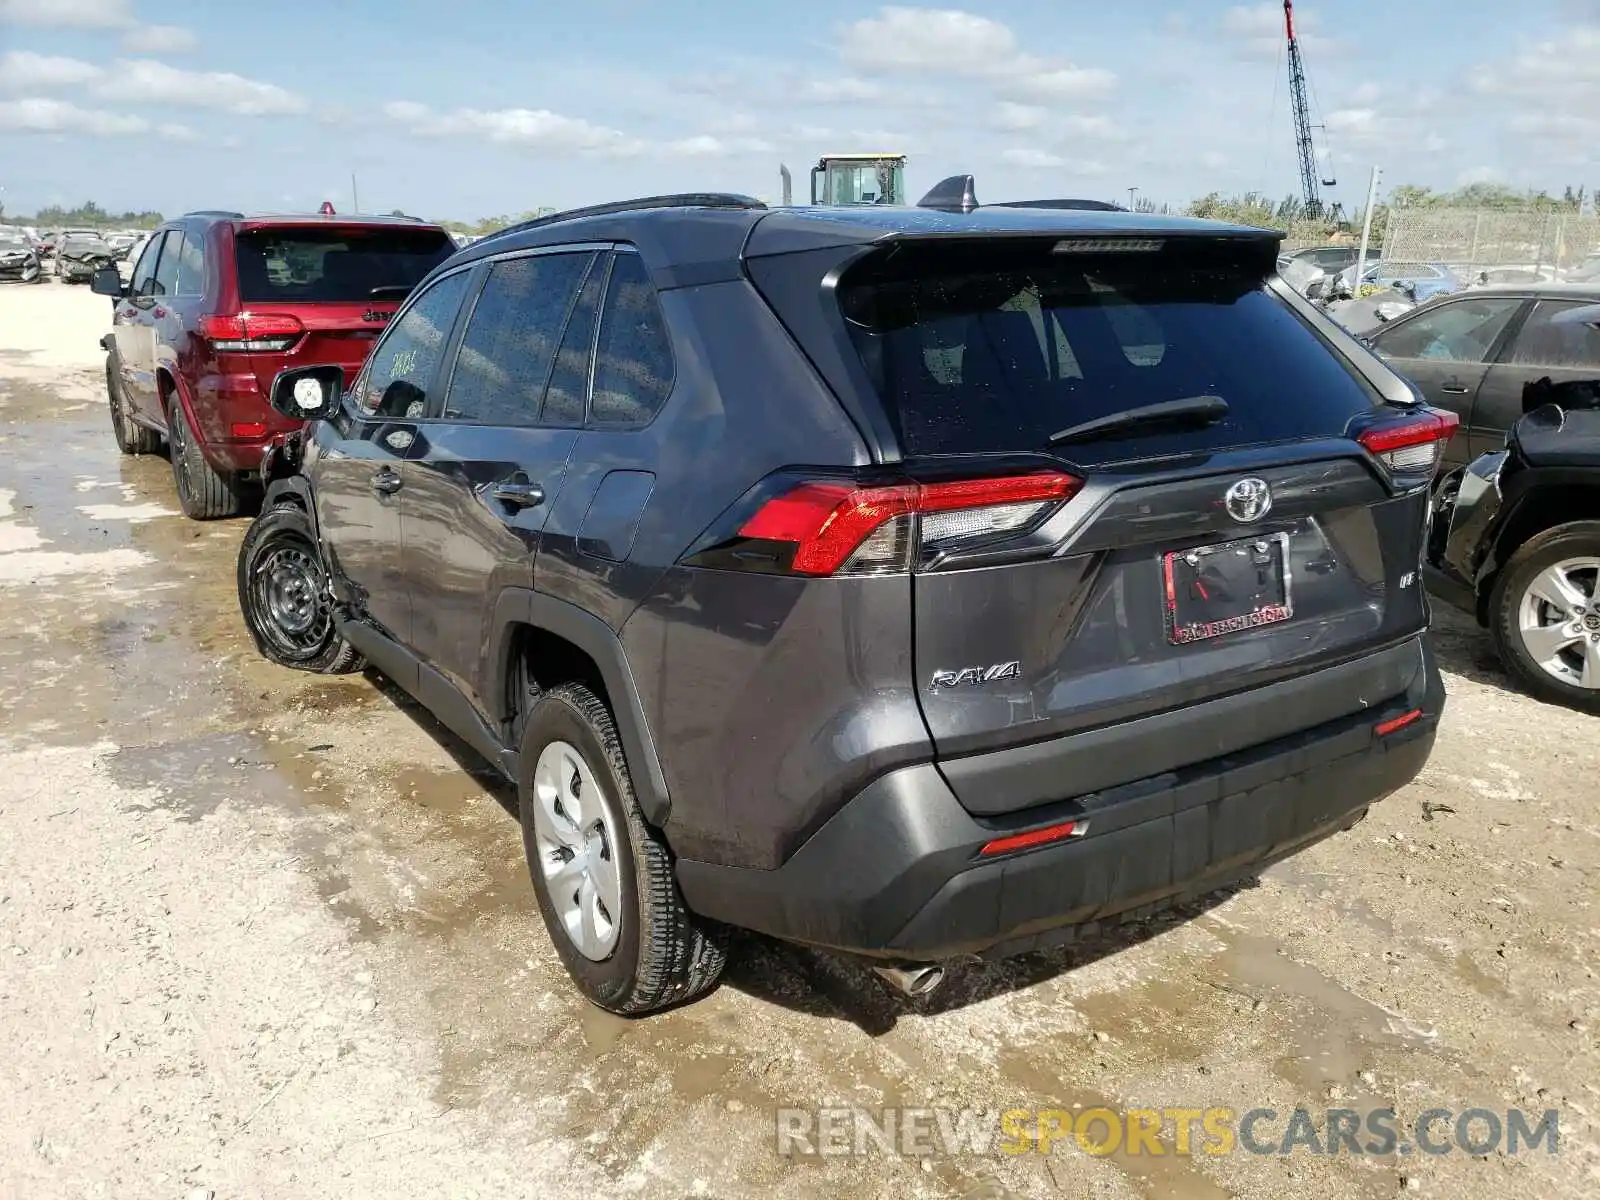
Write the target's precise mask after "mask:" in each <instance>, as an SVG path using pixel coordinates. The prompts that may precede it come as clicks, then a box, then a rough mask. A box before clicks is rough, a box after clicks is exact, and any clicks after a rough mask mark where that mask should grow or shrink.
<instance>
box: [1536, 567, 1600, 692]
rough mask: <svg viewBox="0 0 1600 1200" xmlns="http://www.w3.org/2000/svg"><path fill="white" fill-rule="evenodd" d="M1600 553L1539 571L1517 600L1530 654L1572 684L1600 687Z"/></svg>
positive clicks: (1557, 677)
mask: <svg viewBox="0 0 1600 1200" xmlns="http://www.w3.org/2000/svg"><path fill="white" fill-rule="evenodd" d="M1597 584H1600V558H1568V559H1563V560H1562V561H1561V562H1558V563H1553V564H1552V565H1550V566H1548V567H1546V568H1545V569H1544V570H1543V571H1540V572H1539V574H1537V575H1536V576H1534V577H1533V579H1532V581H1531V582H1529V584H1528V586H1527V587H1526V588H1525V589H1524V590H1523V593H1522V599H1521V601H1520V602H1519V603H1518V605H1517V631H1518V633H1519V634H1520V635H1521V638H1522V645H1523V648H1524V649H1525V650H1527V652H1528V657H1529V658H1531V659H1533V661H1534V662H1536V663H1538V664H1539V667H1540V669H1541V670H1543V671H1544V672H1545V674H1547V675H1549V676H1551V677H1552V678H1554V679H1556V680H1559V681H1560V682H1562V683H1565V684H1567V685H1569V686H1572V687H1581V688H1586V689H1589V688H1600V586H1597Z"/></svg>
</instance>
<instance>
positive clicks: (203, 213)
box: [183, 208, 244, 221]
mask: <svg viewBox="0 0 1600 1200" xmlns="http://www.w3.org/2000/svg"><path fill="white" fill-rule="evenodd" d="M183 215H184V216H186V217H232V218H234V219H235V220H240V221H242V220H243V219H244V214H243V213H242V212H232V211H230V210H229V209H225V208H197V209H195V210H194V211H193V212H186V213H184V214H183Z"/></svg>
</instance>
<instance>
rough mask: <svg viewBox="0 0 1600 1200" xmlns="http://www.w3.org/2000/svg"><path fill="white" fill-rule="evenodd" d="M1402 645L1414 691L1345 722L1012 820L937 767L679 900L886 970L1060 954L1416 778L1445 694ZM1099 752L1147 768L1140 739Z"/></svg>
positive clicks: (707, 874)
mask: <svg viewBox="0 0 1600 1200" xmlns="http://www.w3.org/2000/svg"><path fill="white" fill-rule="evenodd" d="M1409 645H1411V646H1412V647H1414V648H1415V652H1416V654H1418V655H1419V656H1420V658H1421V669H1420V670H1419V671H1418V672H1417V673H1416V676H1415V678H1414V680H1413V682H1412V684H1411V686H1410V687H1409V689H1408V690H1407V691H1406V692H1405V693H1403V694H1402V695H1400V696H1397V697H1395V698H1394V699H1393V700H1391V701H1389V702H1387V703H1384V704H1382V705H1380V706H1377V707H1374V708H1372V709H1369V710H1366V711H1363V712H1360V713H1356V714H1353V715H1351V716H1346V717H1341V718H1338V719H1336V720H1332V721H1327V722H1324V723H1322V724H1320V725H1317V726H1315V727H1313V728H1310V729H1305V730H1302V731H1300V732H1297V733H1294V734H1290V735H1287V736H1282V737H1278V738H1275V739H1273V740H1272V741H1269V742H1265V743H1262V744H1260V745H1257V746H1254V747H1251V748H1250V749H1247V750H1241V751H1236V752H1233V753H1229V754H1227V755H1224V756H1222V757H1219V758H1215V759H1211V760H1208V761H1206V762H1202V763H1198V764H1195V765H1193V766H1187V767H1183V768H1180V769H1177V770H1172V771H1167V772H1165V773H1163V774H1159V775H1153V776H1151V777H1148V778H1145V779H1141V780H1138V781H1136V782H1134V783H1130V784H1124V785H1121V786H1119V787H1115V788H1108V789H1106V790H1105V791H1102V792H1098V793H1094V794H1091V795H1088V796H1081V797H1080V798H1079V799H1078V800H1076V801H1072V802H1069V803H1063V804H1057V805H1051V806H1048V807H1041V808H1035V809H1032V810H1030V811H1028V812H1027V813H1025V814H1016V815H1014V816H1013V817H1012V818H1011V819H1009V820H1007V821H1000V820H995V819H985V818H979V817H975V816H973V815H972V814H971V813H969V812H968V811H967V810H966V809H965V808H963V807H962V805H961V803H960V802H959V801H958V800H957V799H956V796H955V793H954V792H952V791H951V789H950V786H949V785H948V784H947V783H946V782H945V779H944V776H943V775H942V774H941V773H940V771H939V768H938V767H937V766H935V765H934V764H931V763H929V764H923V765H918V766H912V767H905V768H902V769H900V770H897V771H893V772H891V773H889V774H888V775H885V776H882V777H880V778H879V779H877V780H876V781H874V782H873V783H872V784H870V785H869V786H868V787H866V788H865V789H864V790H862V791H861V792H860V793H858V794H857V795H856V796H855V797H854V799H852V800H851V801H850V802H849V803H848V804H846V805H845V807H844V808H843V809H841V810H840V811H839V812H838V813H836V814H835V815H834V816H833V817H832V818H830V819H829V820H828V822H827V823H826V824H824V825H823V826H822V827H821V828H820V829H819V830H818V831H817V832H816V833H815V834H814V835H812V837H811V838H810V839H809V840H807V841H806V843H805V844H804V845H802V846H801V847H800V849H799V850H798V851H796V852H795V854H794V855H793V856H791V857H790V858H789V859H788V861H786V862H785V863H784V864H783V865H782V866H781V867H779V868H777V869H775V870H770V871H762V870H754V869H750V868H744V867H731V866H723V865H716V864H709V863H703V862H697V861H694V860H689V859H680V860H679V862H678V880H679V886H680V888H681V889H682V891H683V895H684V899H685V900H686V901H687V903H688V905H689V907H690V908H691V909H692V910H694V911H695V912H697V913H700V914H701V915H703V916H706V917H710V918H712V919H715V920H720V921H724V922H727V923H728V924H732V925H737V926H741V927H744V928H749V929H754V930H757V931H758V932H761V933H766V934H770V935H772V936H775V937H780V938H785V939H789V940H793V941H798V942H804V943H808V944H811V945H815V946H819V947H823V948H827V949H833V950H839V951H845V952H850V953H858V954H864V955H870V956H874V957H879V958H885V959H892V960H900V961H908V962H915V961H931V960H938V959H945V958H952V957H957V956H964V955H983V956H985V957H998V956H1005V955H1010V954H1020V953H1024V952H1026V951H1029V950H1035V949H1039V948H1041V947H1044V946H1048V945H1053V944H1056V943H1058V942H1061V941H1064V940H1067V938H1069V937H1070V936H1071V934H1072V931H1073V930H1075V929H1077V928H1078V927H1081V926H1083V925H1085V924H1087V923H1089V922H1093V921H1099V920H1102V919H1106V918H1112V917H1118V916H1125V915H1130V914H1138V913H1142V912H1144V911H1147V910H1150V909H1153V908H1160V907H1164V906H1166V905H1169V904H1172V903H1177V902H1181V901H1183V900H1186V899H1189V898H1192V897H1195V896H1200V895H1204V894H1206V893H1208V892H1211V891H1215V890H1216V889H1218V888H1220V887H1223V886H1226V885H1227V884H1229V883H1231V882H1233V881H1235V880H1238V879H1241V878H1246V877H1249V876H1252V875H1254V874H1256V873H1258V872H1259V871H1261V870H1262V869H1263V868H1265V867H1266V866H1268V865H1270V864H1271V863H1273V862H1275V861H1277V860H1278V859H1281V858H1284V857H1286V856H1288V855H1290V854H1293V853H1295V852H1296V851H1298V850H1300V849H1303V848H1304V847H1306V846H1308V845H1311V844H1312V843H1314V842H1317V841H1319V840H1321V839H1322V838H1324V837H1327V836H1328V835H1330V834H1332V833H1335V832H1337V831H1338V830H1340V829H1341V828H1343V827H1345V826H1347V825H1348V824H1350V823H1351V822H1352V821H1353V820H1355V819H1357V818H1358V817H1359V816H1360V815H1361V814H1362V813H1363V812H1364V811H1365V810H1366V809H1367V807H1368V806H1369V805H1371V804H1373V803H1375V802H1376V801H1378V800H1381V799H1383V798H1384V797H1385V796H1387V795H1389V794H1390V793H1392V792H1394V791H1395V790H1396V789H1398V788H1401V787H1403V786H1404V785H1405V784H1407V783H1409V782H1410V781H1411V780H1412V779H1413V778H1415V777H1416V775H1417V773H1418V772H1419V771H1420V770H1421V769H1422V767H1423V764H1424V763H1426V762H1427V759H1428V755H1429V753H1430V752H1431V750H1432V748H1433V741H1434V736H1435V732H1436V729H1437V725H1438V720H1439V716H1440V714H1441V713H1442V711H1443V708H1444V687H1443V684H1442V682H1441V680H1440V677H1439V671H1438V667H1437V665H1436V664H1435V662H1434V659H1433V653H1432V649H1431V646H1430V645H1429V643H1428V641H1427V639H1426V637H1425V636H1424V637H1422V638H1419V639H1417V640H1416V641H1415V642H1412V643H1409ZM1411 709H1421V710H1422V713H1423V716H1422V717H1421V719H1419V720H1416V721H1414V722H1412V723H1411V724H1409V725H1407V726H1405V727H1404V728H1403V729H1400V730H1399V731H1397V732H1394V733H1391V734H1389V735H1388V736H1387V737H1379V736H1378V735H1377V733H1376V732H1375V730H1374V725H1375V724H1377V723H1379V722H1382V721H1384V720H1387V719H1388V718H1390V717H1394V716H1398V715H1400V714H1401V713H1405V712H1408V711H1410V710H1411ZM1107 753H1121V754H1124V755H1127V754H1137V753H1139V743H1138V740H1137V737H1136V736H1130V739H1129V742H1128V744H1127V745H1125V746H1121V747H1115V748H1113V747H1107ZM1023 820H1025V821H1026V824H1021V823H1019V822H1020V821H1023ZM1068 820H1087V822H1088V825H1089V831H1088V834H1087V835H1086V836H1083V837H1079V838H1073V839H1070V840H1067V841H1061V842H1055V843H1052V844H1050V845H1047V846H1044V847H1041V848H1039V849H1035V850H1031V851H1025V852H1022V853H1019V854H1014V855H1010V856H1006V857H1003V858H997V859H993V860H983V859H980V857H979V852H980V850H981V848H982V847H983V846H984V845H985V844H986V843H987V842H989V841H990V840H991V839H994V838H996V837H1001V836H1004V835H1006V834H1009V833H1015V832H1020V831H1025V830H1027V829H1030V828H1039V827H1042V826H1047V825H1052V824H1057V823H1059V822H1063V821H1068Z"/></svg>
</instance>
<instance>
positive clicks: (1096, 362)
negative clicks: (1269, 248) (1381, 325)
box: [838, 239, 1379, 462]
mask: <svg viewBox="0 0 1600 1200" xmlns="http://www.w3.org/2000/svg"><path fill="white" fill-rule="evenodd" d="M1055 246H1056V243H1055V242H1054V241H1051V242H1047V243H1042V242H1036V241H1033V240H1031V239H1030V240H1029V241H1028V242H1026V243H1022V244H1020V245H1019V244H1016V243H1013V244H1011V245H1006V244H1004V243H998V242H996V241H988V242H985V243H971V242H969V243H965V244H960V245H958V244H948V243H947V244H944V245H929V244H924V245H921V246H918V245H916V244H901V245H900V246H898V247H895V248H894V249H892V250H881V251H878V252H876V253H874V254H873V255H872V256H871V257H869V258H868V259H867V260H865V261H864V262H862V263H859V264H858V265H857V266H855V267H854V268H852V269H851V270H849V271H848V272H846V274H845V276H844V277H843V279H842V280H841V282H840V285H839V289H838V294H839V300H840V304H841V306H842V307H843V311H844V315H845V318H846V325H847V327H848V328H849V330H850V334H851V337H852V339H853V341H854V343H855V348H856V350H857V352H858V353H859V355H860V357H861V361H862V363H863V365H864V366H865V367H866V369H867V375H868V377H869V378H870V379H871V380H872V382H873V384H874V387H875V388H876V390H877V392H878V394H879V396H880V397H881V399H882V400H883V402H884V403H885V405H886V406H887V408H888V410H889V414H890V416H891V418H892V419H893V420H894V421H895V422H896V424H897V426H898V428H899V432H900V437H901V441H902V446H903V449H904V451H905V452H906V453H907V454H914V455H920V454H946V453H979V452H1018V451H1029V450H1041V449H1044V448H1045V447H1046V445H1047V443H1048V440H1049V437H1050V435H1051V434H1052V433H1054V432H1056V431H1057V430H1061V429H1064V428H1066V427H1068V426H1072V425H1077V424H1079V423H1080V422H1084V421H1089V420H1093V419H1094V418H1097V417H1105V416H1110V415H1113V414H1115V413H1118V412H1122V411H1125V410H1127V409H1131V408H1137V407H1140V406H1142V405H1147V404H1154V403H1158V402H1160V401H1167V400H1180V399H1184V398H1187V397H1191V396H1202V395H1211V396H1220V397H1222V398H1223V399H1224V400H1225V401H1227V404H1228V415H1227V417H1226V418H1225V419H1224V420H1222V421H1220V422H1218V423H1216V424H1214V425H1210V426H1206V427H1201V428H1194V427H1189V428H1174V427H1171V426H1168V427H1165V428H1161V427H1156V428H1146V429H1143V430H1140V431H1138V432H1137V433H1135V434H1124V435H1121V436H1117V437H1115V438H1106V439H1103V440H1099V441H1093V442H1085V443H1082V444H1076V445H1072V446H1071V447H1069V448H1065V452H1066V453H1067V455H1068V457H1070V458H1072V459H1075V460H1079V461H1085V462H1108V461H1113V460H1116V459H1123V458H1130V457H1143V456H1147V455H1154V454H1167V453H1181V452H1185V451H1194V450H1207V449H1215V448H1221V447H1224V446H1238V445H1247V444H1252V443H1258V442H1271V441H1282V440H1295V439H1302V438H1312V437H1327V436H1335V437H1336V436H1339V435H1340V434H1342V433H1343V431H1344V429H1345V427H1346V425H1347V424H1348V422H1349V420H1350V418H1351V417H1352V416H1354V415H1356V414H1358V413H1360V412H1364V411H1367V410H1370V409H1371V408H1372V406H1373V405H1374V404H1375V403H1378V402H1379V397H1378V396H1377V394H1376V393H1375V392H1374V391H1373V390H1372V389H1371V388H1370V387H1369V386H1368V385H1367V384H1366V383H1365V381H1364V380H1362V379H1361V378H1360V377H1359V375H1357V374H1356V373H1355V372H1354V370H1353V368H1351V367H1349V366H1348V365H1347V364H1346V363H1345V362H1344V360H1343V359H1341V358H1340V357H1339V356H1338V355H1336V354H1335V352H1333V351H1332V350H1331V349H1330V348H1329V347H1328V346H1327V345H1326V344H1325V343H1324V342H1323V341H1322V340H1321V339H1320V338H1319V337H1318V336H1317V335H1316V334H1315V333H1313V332H1312V330H1311V329H1310V328H1309V327H1308V326H1306V325H1305V324H1303V323H1302V322H1301V321H1300V319H1299V318H1298V317H1296V316H1295V314H1294V313H1293V312H1292V311H1290V309H1289V308H1288V307H1287V306H1286V304H1285V303H1284V302H1283V301H1282V300H1280V299H1279V298H1278V297H1276V296H1275V295H1273V294H1272V293H1271V292H1269V291H1268V290H1267V289H1266V287H1265V286H1264V279H1265V277H1266V274H1267V273H1268V272H1269V271H1270V270H1271V269H1272V257H1273V256H1272V254H1271V253H1268V252H1262V251H1261V250H1260V249H1259V248H1258V247H1244V248H1236V247H1229V246H1228V245H1227V244H1226V243H1222V242H1211V241H1208V242H1202V243H1199V244H1197V245H1192V246H1184V245H1181V244H1178V245H1174V244H1173V242H1171V241H1169V242H1168V243H1167V244H1166V245H1165V246H1164V247H1163V248H1162V249H1160V250H1157V251H1154V252H1151V251H1143V252H1140V251H1120V252H1116V253H1081V252H1072V253H1060V252H1056V250H1055Z"/></svg>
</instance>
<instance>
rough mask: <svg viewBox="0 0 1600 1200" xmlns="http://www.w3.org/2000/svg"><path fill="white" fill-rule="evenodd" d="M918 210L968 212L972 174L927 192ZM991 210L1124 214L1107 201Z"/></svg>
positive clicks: (1010, 204)
mask: <svg viewBox="0 0 1600 1200" xmlns="http://www.w3.org/2000/svg"><path fill="white" fill-rule="evenodd" d="M917 207H918V208H931V209H935V210H937V211H939V212H959V213H969V212H971V211H972V210H973V209H975V208H979V207H981V206H980V205H979V204H978V192H977V186H976V183H975V181H974V180H973V177H972V176H971V175H952V176H950V178H948V179H942V180H940V181H939V182H938V183H936V184H934V185H933V187H931V188H929V189H928V194H927V195H926V196H924V197H923V198H922V199H921V200H918V201H917ZM989 207H991V208H1071V209H1080V210H1086V211H1090V212H1127V211H1128V210H1127V209H1125V208H1123V207H1122V205H1120V204H1112V203H1111V202H1110V201H1109V200H1066V199H1063V200H1007V201H1005V202H1004V203H1003V204H992V205H990V206H989Z"/></svg>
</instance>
